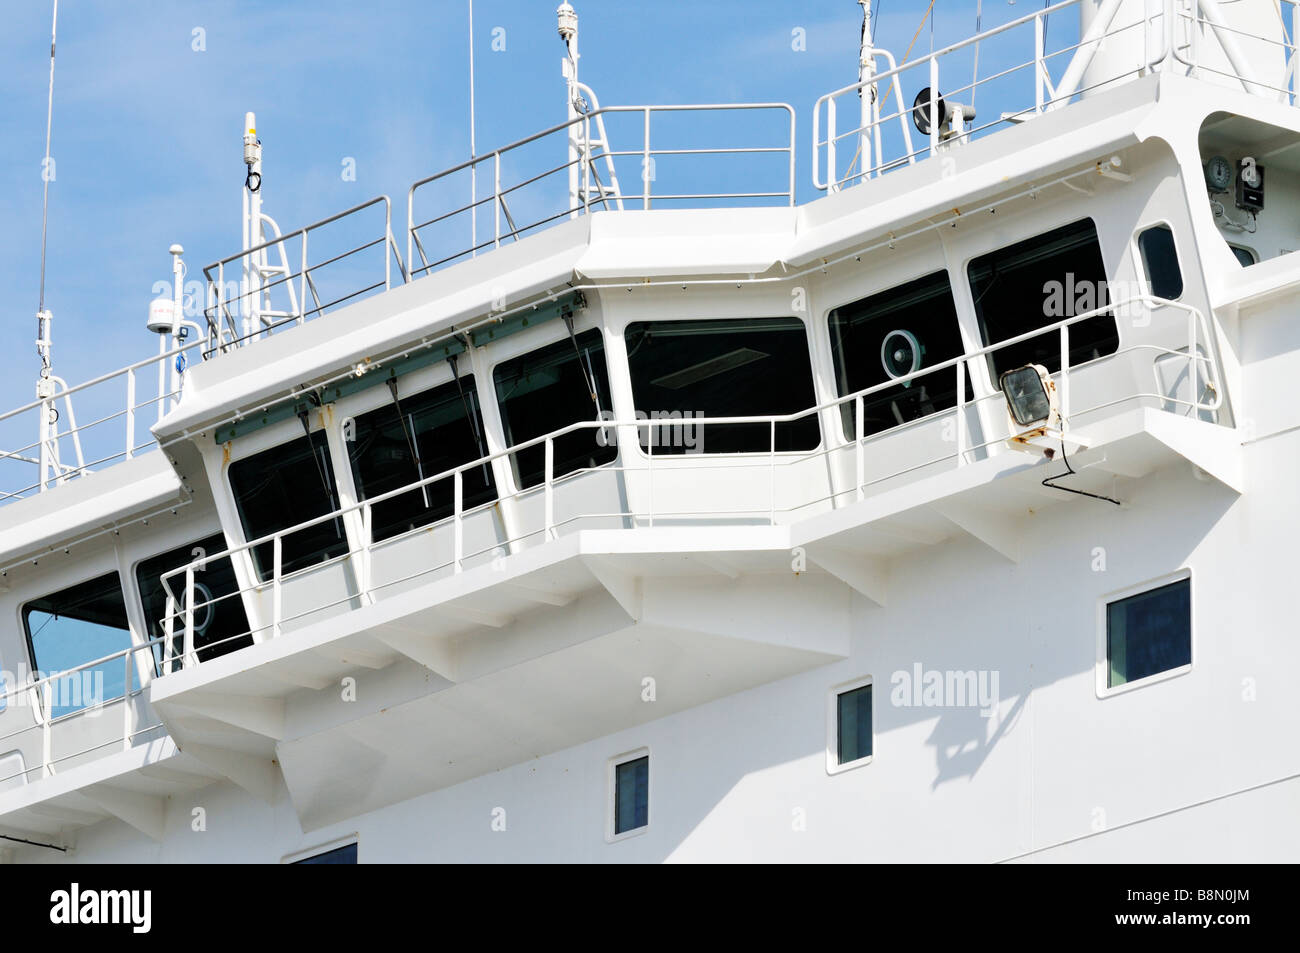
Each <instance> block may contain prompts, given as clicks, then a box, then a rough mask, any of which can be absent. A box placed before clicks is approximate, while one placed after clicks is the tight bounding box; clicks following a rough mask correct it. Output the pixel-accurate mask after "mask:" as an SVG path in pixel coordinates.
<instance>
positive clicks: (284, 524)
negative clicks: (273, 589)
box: [230, 430, 348, 582]
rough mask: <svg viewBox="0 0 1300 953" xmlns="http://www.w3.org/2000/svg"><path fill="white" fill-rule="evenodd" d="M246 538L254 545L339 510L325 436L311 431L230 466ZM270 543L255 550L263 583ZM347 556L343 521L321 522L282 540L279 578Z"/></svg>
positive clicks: (268, 565)
mask: <svg viewBox="0 0 1300 953" xmlns="http://www.w3.org/2000/svg"><path fill="white" fill-rule="evenodd" d="M230 489H231V491H232V492H233V493H234V495H235V505H236V506H237V507H238V509H239V519H240V522H241V523H242V524H243V527H244V538H245V539H249V540H253V539H260V538H261V537H263V536H270V535H272V534H274V533H278V532H280V531H281V530H285V529H288V528H289V527H291V526H297V525H298V524H299V523H304V522H306V521H307V520H310V519H314V518H316V517H318V516H325V515H326V514H328V513H332V512H334V511H335V510H337V509H338V508H339V497H338V490H337V489H336V487H335V486H334V471H333V470H332V469H331V467H330V454H329V445H328V443H327V441H326V439H325V434H324V433H323V432H322V431H320V430H317V431H314V432H313V433H312V435H311V437H310V438H308V437H307V436H305V435H304V436H302V437H299V438H298V439H297V440H292V441H290V442H289V443H284V444H280V445H279V446H277V447H272V448H270V449H269V450H263V451H262V452H261V453H255V454H253V455H252V456H250V457H245V458H244V459H243V460H238V461H236V462H234V463H232V464H231V465H230ZM272 545H273V544H272V543H271V542H269V541H268V542H265V543H262V544H261V545H259V546H255V547H253V563H254V565H255V566H256V567H257V572H258V577H259V578H260V579H261V580H262V581H264V582H265V581H266V580H267V579H270V578H271V574H272V569H273V567H272V558H273V557H272V552H273V550H272ZM347 551H348V542H347V534H346V532H345V531H344V528H343V521H342V520H341V519H338V518H335V519H332V520H324V521H322V522H320V523H316V524H314V525H312V526H308V527H307V528H305V529H302V530H299V531H298V532H296V533H292V534H290V535H288V536H285V537H284V539H283V543H282V552H281V563H282V565H281V572H282V573H290V572H293V571H294V570H297V569H304V568H306V567H307V566H311V565H313V564H315V563H319V562H323V561H325V560H327V559H332V558H334V557H336V556H342V555H343V554H345V553H346V552H347Z"/></svg>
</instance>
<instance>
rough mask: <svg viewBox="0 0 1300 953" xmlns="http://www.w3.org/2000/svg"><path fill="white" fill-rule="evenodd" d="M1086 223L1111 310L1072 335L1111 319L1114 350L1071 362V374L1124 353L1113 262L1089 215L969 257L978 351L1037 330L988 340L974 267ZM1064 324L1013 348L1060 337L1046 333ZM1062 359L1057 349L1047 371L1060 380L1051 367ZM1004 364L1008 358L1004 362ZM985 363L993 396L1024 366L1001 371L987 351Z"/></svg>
mask: <svg viewBox="0 0 1300 953" xmlns="http://www.w3.org/2000/svg"><path fill="white" fill-rule="evenodd" d="M1084 223H1087V224H1088V225H1091V226H1092V233H1093V235H1094V236H1095V237H1096V242H1097V254H1098V256H1099V257H1100V258H1101V272H1102V280H1103V281H1104V282H1105V285H1106V303H1107V305H1108V310H1107V311H1104V312H1102V313H1100V314H1098V315H1096V316H1094V317H1093V318H1090V319H1088V320H1087V321H1081V322H1076V323H1075V324H1073V325H1071V326H1070V327H1071V330H1072V331H1073V330H1074V329H1076V328H1079V327H1081V326H1082V325H1084V324H1090V323H1092V322H1093V321H1099V320H1100V319H1103V318H1107V317H1109V319H1110V322H1111V325H1112V326H1113V328H1114V341H1115V347H1114V349H1113V350H1111V351H1108V352H1106V353H1103V354H1099V355H1098V356H1097V357H1090V358H1088V359H1087V360H1083V361H1078V362H1072V363H1071V364H1070V371H1071V372H1074V371H1076V370H1078V369H1079V368H1081V367H1087V366H1089V365H1091V364H1093V363H1095V362H1097V361H1104V360H1106V359H1107V358H1111V357H1114V356H1115V355H1116V354H1119V353H1120V352H1121V351H1123V350H1124V335H1123V333H1122V328H1121V322H1120V320H1119V318H1118V316H1117V315H1116V313H1115V307H1114V305H1115V303H1114V301H1113V300H1111V294H1110V291H1111V283H1112V282H1111V277H1110V271H1109V270H1108V267H1107V262H1108V261H1109V260H1110V259H1109V257H1108V256H1107V254H1106V245H1105V243H1104V242H1103V241H1102V234H1101V230H1100V229H1099V228H1098V227H1097V220H1096V218H1094V217H1093V216H1092V215H1087V214H1085V215H1082V216H1078V217H1075V216H1068V217H1067V218H1066V219H1065V220H1064V221H1057V222H1056V224H1054V225H1052V226H1050V227H1048V228H1038V229H1036V230H1034V231H1032V232H1029V233H1028V234H1024V233H1021V237H1020V238H1016V239H1013V240H1010V241H1000V242H999V243H998V244H997V245H996V246H995V247H992V248H985V249H983V250H981V251H978V252H976V253H975V254H972V255H970V256H969V257H967V258H966V259H965V261H964V262H963V264H962V268H961V275H962V279H963V281H964V282H965V285H966V293H967V294H968V295H969V296H970V297H969V299H968V300H969V301H970V306H971V311H972V313H973V317H974V319H975V328H976V331H977V332H978V341H977V345H978V346H977V349H979V350H983V349H985V348H989V347H993V346H994V345H997V344H1000V343H1001V341H1002V340H1007V339H1008V338H1014V337H1019V336H1020V335H1021V334H1029V333H1032V332H1033V331H1034V330H1035V329H1034V328H1030V329H1028V330H1025V331H1021V332H1017V333H1015V334H1010V335H1006V336H1005V337H1003V338H1001V340H999V341H990V340H989V332H988V326H987V323H986V322H985V319H984V313H983V311H982V310H981V309H980V301H981V300H982V299H983V297H984V294H987V292H988V289H985V292H984V294H976V289H975V284H974V281H973V279H972V275H971V269H972V268H973V267H974V265H975V263H976V262H977V261H981V260H984V259H989V258H991V257H993V256H995V255H998V254H1001V253H1006V252H1007V251H1009V250H1011V249H1013V248H1016V247H1017V246H1023V245H1028V244H1029V243H1030V242H1033V241H1035V240H1039V239H1043V238H1046V237H1048V236H1050V235H1052V234H1053V233H1055V232H1064V231H1065V230H1067V229H1069V228H1071V227H1074V226H1078V225H1082V224H1084ZM1089 310H1095V309H1089ZM1064 320H1067V317H1064V316H1063V317H1058V318H1053V319H1052V320H1050V321H1046V322H1044V323H1043V324H1041V325H1039V326H1038V329H1039V333H1038V334H1037V335H1036V336H1035V337H1032V338H1029V339H1028V340H1026V341H1022V342H1021V343H1020V344H1018V345H1012V347H1014V348H1025V347H1026V346H1027V345H1030V344H1032V343H1034V342H1035V341H1036V340H1039V339H1040V338H1043V337H1047V336H1049V335H1058V332H1054V331H1051V330H1044V329H1048V328H1051V326H1052V325H1054V324H1059V323H1060V322H1061V321H1064ZM1079 347H1080V345H1078V344H1077V343H1073V342H1072V345H1071V350H1076V349H1078V348H1079ZM1049 357H1051V355H1049ZM1059 359H1060V351H1059V349H1058V350H1056V352H1055V359H1054V360H1052V361H1049V362H1048V365H1047V366H1048V371H1049V373H1050V374H1051V375H1052V376H1053V377H1055V376H1057V375H1058V374H1059V373H1060V370H1061V369H1060V368H1059V367H1058V368H1056V369H1055V370H1053V369H1052V367H1051V366H1050V365H1051V363H1059ZM1003 360H1005V357H1004V358H1003ZM1035 362H1037V363H1043V362H1042V361H1035ZM984 363H985V366H986V368H987V370H988V374H989V379H990V380H991V381H992V386H993V390H994V393H997V392H999V391H1000V390H1001V383H1000V380H1001V373H1002V372H1003V371H1007V370H1011V369H1014V368H1016V367H1018V366H1021V363H1020V359H1019V358H1017V360H1012V361H1009V362H1008V363H1007V366H1005V367H1000V366H999V364H998V353H997V351H996V350H991V351H987V352H986V353H985V354H984Z"/></svg>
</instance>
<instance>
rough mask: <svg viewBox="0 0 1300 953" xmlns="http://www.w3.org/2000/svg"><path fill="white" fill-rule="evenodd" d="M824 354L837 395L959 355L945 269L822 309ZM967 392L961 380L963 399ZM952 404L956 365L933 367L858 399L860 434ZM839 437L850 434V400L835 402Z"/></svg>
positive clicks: (853, 412) (853, 417) (853, 414)
mask: <svg viewBox="0 0 1300 953" xmlns="http://www.w3.org/2000/svg"><path fill="white" fill-rule="evenodd" d="M828 322H829V325H830V334H831V360H832V362H833V363H834V365H835V386H836V389H837V391H838V393H839V395H840V396H841V397H843V396H844V395H846V394H853V393H856V392H857V391H860V390H865V389H866V388H868V387H875V386H876V385H878V384H886V383H888V382H889V381H891V380H896V379H898V378H900V377H906V376H907V375H909V374H912V373H913V372H915V371H919V370H921V369H923V368H925V367H927V366H929V365H932V364H941V363H943V362H944V361H948V360H951V359H952V358H955V357H958V356H960V355H961V354H962V353H963V350H964V349H963V347H962V340H961V331H960V329H959V328H958V325H957V306H956V305H955V304H954V303H953V298H952V287H951V285H950V284H949V282H948V273H947V272H944V271H940V272H935V273H934V274H931V275H926V276H924V277H922V278H917V279H916V280H914V281H910V282H908V283H907V284H905V285H900V286H899V287H897V288H891V289H889V290H888V291H882V292H880V293H879V294H874V295H872V296H871V297H869V298H863V299H862V300H861V301H855V302H853V303H852V304H846V305H842V306H841V307H838V308H836V309H835V310H834V311H832V312H831V313H830V317H829V319H828ZM973 398H974V390H973V389H972V387H971V383H970V381H969V379H968V380H967V381H966V399H967V400H972V399H973ZM956 405H957V368H956V367H955V366H954V367H950V368H948V369H946V370H942V371H935V372H934V373H932V374H924V375H922V376H920V377H916V378H913V379H911V380H908V381H904V382H903V383H901V384H897V385H895V386H894V387H887V388H884V389H883V390H880V391H877V392H876V393H873V394H869V395H868V396H866V397H864V398H863V415H862V416H863V422H862V433H863V436H870V435H871V434H873V433H879V432H880V431H882V430H888V429H889V428H891V427H897V426H899V425H900V424H905V423H907V422H908V421H911V420H917V419H919V418H921V417H928V416H929V415H931V414H937V413H939V412H940V411H942V410H948V409H950V408H952V407H955V406H956ZM840 413H841V416H842V417H843V419H844V436H845V437H846V438H847V439H849V440H852V439H854V438H855V437H856V435H857V430H856V426H857V402H856V401H853V402H850V403H847V404H843V405H841V407H840Z"/></svg>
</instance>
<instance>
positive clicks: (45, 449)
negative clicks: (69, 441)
mask: <svg viewBox="0 0 1300 953" xmlns="http://www.w3.org/2000/svg"><path fill="white" fill-rule="evenodd" d="M58 30H59V0H54V18H53V20H52V22H51V25H50V94H49V100H48V102H47V104H46V107H45V163H44V164H43V165H42V166H41V178H42V179H43V180H44V181H45V185H44V193H43V195H42V198H41V290H40V297H39V303H38V304H37V306H36V353H37V354H38V355H40V358H41V374H40V377H38V378H37V380H36V399H37V400H39V401H40V402H41V410H40V420H39V423H38V426H37V429H38V440H39V446H40V451H39V453H40V457H39V460H38V465H39V466H40V468H41V479H40V491H41V492H42V493H44V492H45V487H46V482H47V481H46V477H47V475H52V476H53V477H54V478H55V479H56V480H58V479H60V474H61V473H62V472H63V471H62V467H61V466H60V463H59V440H58V419H59V412H58V410H56V409H55V407H54V394H55V387H56V384H57V381H58V378H56V377H54V376H53V375H52V373H51V365H50V351H51V350H53V347H54V344H53V340H52V337H53V324H54V316H53V315H52V314H50V312H48V311H46V310H45V239H46V235H47V233H48V230H49V221H50V179H51V178H52V177H53V176H52V174H51V171H50V132H51V130H52V129H53V127H54V47H55V41H56V39H57V37H58ZM74 439H75V438H74Z"/></svg>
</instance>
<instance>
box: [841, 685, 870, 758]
mask: <svg viewBox="0 0 1300 953" xmlns="http://www.w3.org/2000/svg"><path fill="white" fill-rule="evenodd" d="M835 701H836V706H835V707H836V739H837V742H838V744H837V750H838V756H839V763H840V764H848V763H850V762H852V761H861V760H862V759H863V758H869V757H871V686H870V685H863V686H862V687H861V688H855V689H853V690H852V691H848V692H842V693H841V694H840V695H839V696H837V697H836V699H835Z"/></svg>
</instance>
